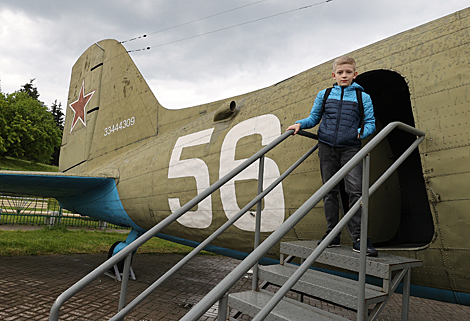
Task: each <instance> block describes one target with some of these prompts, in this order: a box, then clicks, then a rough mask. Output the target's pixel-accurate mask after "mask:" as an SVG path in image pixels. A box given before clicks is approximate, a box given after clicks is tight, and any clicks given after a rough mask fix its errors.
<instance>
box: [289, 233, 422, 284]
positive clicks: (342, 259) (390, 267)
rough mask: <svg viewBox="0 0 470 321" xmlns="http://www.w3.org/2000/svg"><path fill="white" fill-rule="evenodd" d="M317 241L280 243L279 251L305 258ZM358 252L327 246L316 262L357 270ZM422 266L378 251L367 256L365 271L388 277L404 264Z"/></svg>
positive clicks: (413, 261) (384, 277) (417, 262)
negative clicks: (374, 255)
mask: <svg viewBox="0 0 470 321" xmlns="http://www.w3.org/2000/svg"><path fill="white" fill-rule="evenodd" d="M317 242H318V241H292V242H282V243H281V253H283V254H287V255H293V256H296V257H300V258H306V257H308V256H309V255H310V253H312V252H313V250H314V249H315V248H316V247H317ZM359 256H360V254H359V253H356V252H354V251H353V250H352V249H351V248H350V247H346V246H340V247H335V248H328V249H326V250H325V252H323V253H322V254H321V255H320V257H319V258H318V260H317V261H316V262H318V263H323V264H327V265H330V266H335V267H339V268H342V269H345V270H349V271H355V272H358V271H359ZM407 265H408V266H410V267H417V266H422V265H423V262H422V261H420V260H416V259H410V258H406V257H401V256H396V255H391V254H388V253H382V252H380V253H379V256H378V257H367V261H366V267H367V268H366V273H367V275H372V276H376V277H379V278H382V279H388V278H389V272H390V271H394V270H398V269H402V268H404V267H405V266H407Z"/></svg>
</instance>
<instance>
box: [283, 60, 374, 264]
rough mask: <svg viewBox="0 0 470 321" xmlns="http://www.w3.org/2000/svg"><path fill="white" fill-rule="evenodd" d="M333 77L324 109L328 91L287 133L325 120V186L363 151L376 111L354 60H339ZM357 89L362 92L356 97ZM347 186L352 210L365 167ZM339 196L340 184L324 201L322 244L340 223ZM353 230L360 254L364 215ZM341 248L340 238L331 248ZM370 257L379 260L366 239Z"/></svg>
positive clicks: (321, 132) (321, 144)
mask: <svg viewBox="0 0 470 321" xmlns="http://www.w3.org/2000/svg"><path fill="white" fill-rule="evenodd" d="M332 75H333V78H334V79H335V80H336V84H335V85H334V87H333V88H332V89H331V92H330V93H329V95H328V96H327V99H326V102H325V105H324V107H323V99H324V96H325V93H326V92H327V90H326V89H325V90H322V91H320V92H319V93H318V95H317V97H316V99H315V102H314V104H313V107H312V110H311V112H310V116H308V117H307V118H305V119H301V120H298V121H296V122H295V124H294V125H291V126H289V127H288V128H287V130H290V129H293V130H294V133H293V135H295V134H297V132H298V131H299V130H300V129H307V128H312V127H315V126H316V125H317V124H318V123H319V122H320V120H322V122H321V124H320V127H319V129H318V156H319V158H320V171H321V176H322V181H323V183H325V182H326V181H328V180H329V179H330V178H331V177H332V176H333V175H334V174H336V172H337V171H338V170H339V169H340V168H341V166H343V165H344V164H346V163H347V162H348V161H349V160H350V159H351V158H352V157H353V156H354V155H356V153H357V152H358V151H359V150H360V148H361V139H364V138H366V137H368V136H370V135H371V134H372V133H373V132H374V131H375V118H374V109H373V106H372V101H371V99H370V96H369V95H368V94H366V93H365V92H364V89H363V88H362V87H361V86H360V85H358V84H356V83H355V82H354V79H356V77H357V71H356V62H355V60H354V59H353V58H351V57H348V56H343V57H339V58H338V59H336V60H335V62H334V63H333V73H332ZM356 89H359V90H360V91H359V92H357V93H356ZM359 94H360V95H361V97H362V103H363V116H362V115H361V110H360V106H359V102H358V99H357V95H359ZM362 124H363V125H362ZM344 183H345V189H346V193H347V194H348V197H349V206H350V207H351V206H352V205H353V204H354V203H356V201H357V200H358V199H359V198H360V197H361V195H362V163H359V164H357V165H356V166H355V167H354V169H352V170H351V171H350V172H349V173H348V174H347V175H346V177H345V178H344ZM338 193H339V184H338V185H337V186H336V187H334V188H333V189H332V190H331V191H330V192H329V193H327V194H326V195H325V197H324V198H323V203H324V209H325V217H326V221H327V230H326V234H325V235H324V236H323V238H322V240H323V239H325V237H326V236H327V235H328V233H329V232H330V231H331V230H332V229H333V228H334V227H335V226H336V224H337V223H338V217H339V199H338ZM350 226H351V228H352V237H353V250H354V251H356V252H360V235H361V211H357V213H356V214H355V215H354V217H353V218H352V219H351V221H350ZM320 242H321V241H320ZM320 242H318V243H319V244H320ZM339 245H340V234H338V235H337V236H336V237H335V238H334V239H333V241H332V242H331V243H330V244H329V245H328V247H332V246H339ZM367 255H368V256H377V251H376V250H375V248H374V247H373V246H372V243H371V242H370V240H369V239H367Z"/></svg>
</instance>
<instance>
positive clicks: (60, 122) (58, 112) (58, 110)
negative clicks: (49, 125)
mask: <svg viewBox="0 0 470 321" xmlns="http://www.w3.org/2000/svg"><path fill="white" fill-rule="evenodd" d="M51 113H52V116H53V117H54V121H55V123H56V125H57V127H59V128H60V130H62V131H63V130H64V116H65V115H64V113H63V112H62V103H59V104H58V105H57V99H56V100H55V101H54V103H53V104H52V106H51Z"/></svg>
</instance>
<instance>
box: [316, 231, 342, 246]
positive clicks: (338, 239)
mask: <svg viewBox="0 0 470 321" xmlns="http://www.w3.org/2000/svg"><path fill="white" fill-rule="evenodd" d="M327 236H328V233H326V234H325V235H323V237H322V238H321V240H320V241H318V245H320V243H321V242H322V241H323V240H324V239H325V237H327ZM338 246H341V245H340V236H339V235H336V237H335V238H334V239H333V241H331V242H330V244H328V247H338Z"/></svg>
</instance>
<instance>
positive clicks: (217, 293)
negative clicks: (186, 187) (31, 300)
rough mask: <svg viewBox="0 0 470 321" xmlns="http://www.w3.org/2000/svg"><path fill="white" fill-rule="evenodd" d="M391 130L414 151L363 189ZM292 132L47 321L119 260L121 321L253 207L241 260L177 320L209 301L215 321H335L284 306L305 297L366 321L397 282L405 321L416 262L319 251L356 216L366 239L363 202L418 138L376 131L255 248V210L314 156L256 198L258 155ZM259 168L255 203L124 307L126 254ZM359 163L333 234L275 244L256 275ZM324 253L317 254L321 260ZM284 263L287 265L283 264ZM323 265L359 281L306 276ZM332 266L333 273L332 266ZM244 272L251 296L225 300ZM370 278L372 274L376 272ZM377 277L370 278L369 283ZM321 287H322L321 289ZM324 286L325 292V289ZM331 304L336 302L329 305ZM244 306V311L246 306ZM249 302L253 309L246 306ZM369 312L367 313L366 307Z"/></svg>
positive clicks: (297, 305) (122, 255) (296, 305)
mask: <svg viewBox="0 0 470 321" xmlns="http://www.w3.org/2000/svg"><path fill="white" fill-rule="evenodd" d="M395 128H398V129H400V130H403V131H406V132H408V133H410V134H412V135H415V136H417V139H416V140H415V141H414V143H413V144H412V145H411V146H410V147H409V148H408V149H407V150H406V151H405V152H404V153H403V154H402V155H401V156H400V157H399V158H398V159H397V160H396V161H395V162H394V163H393V164H392V165H391V166H390V168H389V169H388V170H387V171H385V173H384V174H383V175H382V176H381V177H380V178H379V179H378V180H377V181H376V182H375V183H374V184H373V185H372V186H371V187H370V188H369V167H370V156H369V153H370V151H371V150H372V149H373V148H374V147H375V146H377V145H378V144H379V143H380V142H381V141H382V140H383V139H385V137H386V136H387V135H388V134H389V133H390V132H391V131H392V130H394V129H395ZM292 133H293V130H290V131H288V132H285V133H284V134H282V135H281V136H279V137H278V138H276V139H274V140H273V141H272V142H271V143H270V144H268V145H267V146H266V147H264V148H263V149H261V150H260V151H258V152H257V153H256V154H254V155H253V156H252V157H250V158H249V159H247V160H246V161H245V162H243V163H242V164H240V165H239V166H238V167H236V168H235V169H234V170H232V171H231V172H230V173H228V174H227V175H225V176H224V177H222V178H221V179H220V180H219V181H217V182H216V183H214V184H213V185H212V186H210V187H209V188H208V189H206V190H204V191H203V192H202V193H200V194H199V195H198V196H196V197H195V198H194V199H192V200H191V201H189V202H188V203H186V204H185V205H184V206H182V207H181V208H180V209H179V210H177V211H175V212H174V213H173V214H171V215H169V216H168V217H166V218H165V219H164V220H162V221H161V222H160V223H158V224H157V225H156V226H154V227H153V228H151V229H150V230H149V231H147V232H146V233H145V234H143V235H142V236H140V237H139V238H137V239H136V240H135V241H133V242H132V243H131V244H129V245H128V246H126V247H125V248H124V249H123V250H121V251H120V252H119V253H117V254H116V255H114V256H113V257H111V258H110V259H108V260H107V261H106V262H104V263H103V264H101V265H100V266H99V267H97V268H96V269H95V270H93V271H92V272H90V273H89V274H88V275H86V276H85V277H84V278H83V279H81V280H80V281H78V282H77V283H75V284H74V285H73V286H71V287H70V288H69V289H68V290H66V291H65V292H64V293H62V294H61V295H60V296H59V297H58V298H57V299H56V301H55V302H54V305H53V306H52V308H51V313H50V315H49V320H50V321H55V320H59V312H60V308H61V306H62V305H63V304H64V303H65V302H66V301H67V300H68V299H70V298H71V297H72V296H74V295H75V294H76V293H77V292H79V291H80V290H81V289H83V288H84V287H85V286H87V285H88V284H90V283H91V282H92V281H93V280H94V279H96V278H97V277H99V276H100V275H102V274H103V273H104V272H106V271H107V270H108V269H110V268H111V267H113V266H114V265H115V264H116V263H117V262H120V261H122V260H124V259H125V263H124V271H123V278H122V283H121V296H120V298H119V308H118V313H116V315H114V316H113V317H112V318H111V319H110V320H123V318H124V316H125V315H127V314H128V313H129V312H130V311H131V310H132V309H134V308H135V307H136V306H137V305H138V304H139V303H140V302H142V301H143V300H144V299H145V298H146V297H147V296H148V295H149V294H150V293H152V292H153V291H154V290H155V289H156V288H157V287H158V286H159V285H160V284H161V283H162V282H164V281H165V280H167V279H168V278H169V277H170V276H171V275H173V274H174V273H176V272H177V271H178V270H179V269H180V268H181V267H182V266H184V265H185V264H186V263H187V262H188V261H189V260H191V259H192V258H193V257H194V256H196V255H197V254H198V253H199V252H200V251H201V250H203V249H204V248H205V247H206V246H207V245H209V244H210V243H211V242H212V241H213V240H214V239H215V238H216V237H218V236H219V235H220V234H222V233H223V232H224V231H225V230H226V229H228V228H229V227H230V226H231V225H233V223H235V222H236V221H237V220H238V219H239V218H240V217H241V216H242V215H244V214H245V213H246V212H248V211H249V210H250V209H251V208H253V206H255V205H257V214H256V232H255V244H254V250H253V251H252V252H251V253H250V255H248V256H247V257H246V259H244V260H243V261H242V262H241V263H240V264H239V265H238V266H237V267H236V268H235V269H234V270H233V271H232V272H231V273H230V274H229V275H228V276H227V277H226V278H225V279H224V280H222V281H221V282H220V283H219V284H218V285H217V286H216V287H214V289H212V290H211V291H210V292H209V293H208V294H207V295H206V296H205V297H204V298H203V299H202V300H201V301H200V302H199V303H198V304H196V305H195V306H194V307H193V308H192V309H191V310H190V311H189V312H188V313H187V314H186V315H185V316H184V317H183V318H182V319H181V320H183V321H189V320H198V319H199V318H200V317H201V316H202V315H203V314H204V313H205V312H206V311H207V310H209V309H210V308H211V307H212V306H213V305H214V304H215V303H216V302H217V301H219V309H218V320H219V321H222V320H227V319H228V318H229V317H228V316H229V313H228V312H229V307H230V308H232V309H236V310H239V311H243V312H244V313H246V314H248V315H251V316H253V320H254V321H257V320H265V319H266V320H341V318H339V317H338V316H335V315H332V314H330V313H327V312H325V311H317V310H318V309H314V308H313V307H310V306H308V305H305V304H303V303H301V302H298V301H295V300H291V299H288V298H285V296H286V294H287V293H288V292H289V291H290V290H291V289H293V291H298V292H301V294H302V295H309V296H312V297H317V298H321V299H325V300H328V301H331V302H337V303H338V304H339V305H341V306H344V307H347V308H350V309H356V310H357V319H358V320H368V319H374V318H376V316H377V315H378V314H379V313H380V311H381V310H382V309H383V306H384V303H385V302H386V301H387V300H388V298H389V297H390V295H391V294H392V293H393V291H394V290H395V289H396V286H397V285H398V283H399V282H400V281H401V280H403V283H404V285H405V286H404V296H403V297H404V301H403V303H404V304H403V317H404V318H403V319H404V320H406V318H407V313H408V305H407V304H408V298H409V282H410V268H411V267H414V266H419V265H420V264H421V263H420V262H419V261H417V260H409V259H404V258H399V257H392V256H389V255H386V254H383V253H381V254H380V255H379V257H378V258H368V259H367V260H366V242H361V253H360V254H358V253H353V252H352V250H351V249H350V248H343V247H340V248H337V249H334V250H332V249H326V246H327V244H329V243H330V242H331V241H332V240H333V238H334V237H335V236H336V235H337V234H338V233H339V232H340V231H341V230H342V229H343V228H344V227H345V226H346V225H347V223H348V222H349V220H350V219H351V218H352V216H353V215H354V214H355V213H356V212H357V210H359V208H361V209H362V222H361V223H362V228H361V239H366V238H367V217H368V216H367V215H368V203H369V196H370V195H372V194H373V193H374V192H375V191H376V190H377V189H378V187H379V186H380V185H381V184H382V183H383V182H384V181H385V180H386V179H387V178H388V177H389V176H390V175H391V174H392V173H393V172H394V171H395V170H396V169H397V168H398V166H399V165H400V164H401V163H403V161H404V160H405V159H406V158H407V157H408V156H409V155H410V154H411V153H412V152H413V150H414V149H416V148H417V146H418V145H419V144H420V143H421V141H422V140H423V139H424V135H425V133H424V132H422V131H419V130H417V129H415V128H413V127H411V126H408V125H405V124H403V123H399V122H394V123H390V124H388V125H387V126H386V127H385V128H384V129H383V130H382V131H380V132H379V133H378V134H377V135H376V136H375V137H374V138H373V139H372V140H371V141H370V142H369V143H368V144H367V145H366V146H364V147H363V148H362V149H361V150H360V151H359V152H358V153H357V154H356V155H355V156H354V157H353V158H352V159H351V160H350V161H349V162H348V163H347V164H345V165H344V166H343V167H342V168H341V169H340V170H339V171H338V173H337V174H336V175H334V176H333V177H332V178H331V179H330V180H329V181H328V182H326V183H325V184H324V185H323V186H322V187H321V188H320V189H319V190H318V191H317V192H316V193H315V194H313V195H312V196H311V197H310V198H309V199H308V200H307V201H306V202H305V203H304V204H303V205H302V206H300V207H299V208H298V209H297V210H296V211H295V212H294V213H293V214H291V215H290V216H289V217H288V218H287V219H286V220H285V222H284V223H283V224H282V225H281V226H280V227H279V228H278V229H276V230H275V231H274V232H273V233H271V235H270V236H269V237H268V238H266V239H265V240H264V241H263V242H262V243H261V244H260V224H261V221H260V220H261V202H262V199H263V198H264V197H265V196H266V195H267V194H268V193H269V192H270V191H272V190H273V189H274V188H275V187H276V186H277V185H278V184H279V183H280V182H282V180H283V179H284V178H286V177H287V176H288V175H289V174H290V173H291V172H292V171H294V170H295V168H297V167H298V166H299V165H300V164H301V163H302V162H303V161H304V160H305V159H306V158H307V157H309V156H310V155H311V154H312V153H313V152H314V151H315V150H316V148H317V146H314V147H313V148H311V149H310V150H309V151H308V152H307V153H306V154H305V155H303V156H302V157H301V158H300V159H299V160H298V161H297V162H295V163H294V164H293V165H292V166H291V167H290V168H289V169H288V170H286V171H285V172H284V173H283V174H282V175H281V176H280V177H279V178H278V179H277V180H276V181H274V182H273V183H272V184H271V185H270V186H268V187H266V188H265V189H264V190H263V186H262V182H263V170H264V155H265V154H266V153H268V152H269V151H270V150H272V149H273V148H274V147H276V146H277V145H278V144H280V143H281V142H282V141H284V140H285V139H287V138H288V137H290V136H291V135H292ZM299 134H300V135H302V136H307V137H310V138H316V137H315V135H312V134H310V133H307V132H303V131H300V132H299ZM258 160H259V177H258V183H259V185H258V195H257V196H256V197H255V198H254V199H253V200H252V201H251V202H249V203H248V204H247V205H246V206H245V207H244V208H243V209H241V210H240V211H239V212H238V213H237V214H236V215H234V216H233V217H231V218H230V219H229V220H228V221H227V222H226V223H224V224H223V225H222V226H221V227H220V228H218V229H217V230H216V231H215V232H214V233H213V234H212V235H211V236H209V237H208V238H207V239H206V240H204V241H203V242H201V243H200V244H199V245H198V246H197V247H196V248H195V249H194V250H193V251H192V252H191V253H189V254H188V255H187V256H186V257H185V258H183V259H182V260H181V261H180V262H178V263H177V264H176V265H175V266H173V267H172V268H171V269H170V270H168V271H167V272H166V273H165V274H164V275H163V276H161V277H160V278H159V279H157V280H156V281H155V282H154V283H153V284H152V285H150V286H149V287H148V288H147V289H146V290H145V291H144V292H142V293H141V294H140V295H138V296H137V297H136V298H134V299H133V300H132V301H131V302H127V300H126V295H127V285H128V279H129V270H130V262H131V255H132V253H133V252H134V251H135V250H137V248H138V247H139V246H140V245H142V244H143V243H145V242H147V241H148V240H149V239H151V238H152V237H154V236H155V235H156V234H158V233H160V232H161V231H162V230H163V229H165V228H166V227H167V226H168V225H170V224H171V223H172V222H174V221H175V220H176V219H178V218H179V217H181V216H182V215H184V214H185V213H186V212H187V211H189V210H190V209H191V208H193V207H194V206H196V205H197V204H198V203H199V202H201V201H202V200H204V199H205V198H206V197H208V196H209V195H211V194H212V193H213V192H215V191H216V190H218V189H219V188H220V187H221V186H222V185H224V184H225V183H227V182H228V181H230V180H231V179H232V178H233V177H235V176H236V175H237V174H239V173H240V172H241V171H243V170H245V169H246V168H247V167H248V166H250V165H251V164H253V163H254V162H256V161H258ZM360 162H362V163H363V169H364V170H363V191H362V198H361V199H359V201H358V202H356V204H354V205H353V206H352V207H351V209H350V210H349V211H348V212H347V213H346V214H345V215H344V217H343V218H342V219H341V221H340V222H339V223H338V224H337V226H336V227H335V228H334V229H333V230H332V231H331V232H330V233H329V234H328V236H327V237H326V238H325V239H324V241H323V242H322V243H321V245H319V246H315V245H314V244H316V242H314V243H312V242H300V243H298V242H289V243H282V246H281V253H282V258H281V265H279V266H272V267H263V268H258V261H259V260H260V259H261V258H262V257H263V256H265V255H266V253H268V251H269V250H270V249H271V248H272V247H273V246H274V245H275V244H278V243H279V242H280V240H281V239H282V238H283V237H284V235H286V234H287V233H288V232H289V231H290V230H291V229H292V228H293V227H294V226H295V225H296V224H297V223H298V222H299V221H300V220H301V219H302V218H303V217H304V216H305V215H306V214H307V213H308V212H309V211H310V210H311V209H312V208H313V207H315V206H316V205H317V204H318V203H319V202H320V201H321V200H322V198H323V196H324V195H325V194H326V193H327V192H328V191H329V190H331V189H332V188H333V187H334V186H336V185H337V184H338V183H339V182H340V181H341V180H342V179H343V178H344V176H345V175H346V174H347V173H348V172H349V171H350V170H351V169H352V168H353V167H354V166H356V165H357V164H359V163H360ZM325 249H326V251H325V252H323V251H324V250H325ZM285 255H287V256H288V257H289V259H286V260H285V259H284V256H285ZM290 257H299V258H300V259H301V263H302V264H301V265H300V266H294V265H293V264H291V263H288V262H289V261H290ZM316 261H317V262H322V263H325V262H326V261H328V264H330V265H332V266H336V267H340V268H343V269H344V268H346V269H349V270H350V271H356V272H359V280H358V281H357V282H356V281H345V280H340V279H338V278H337V277H335V276H325V274H319V273H320V272H318V271H314V270H312V269H310V267H311V266H312V264H313V263H314V262H316ZM337 264H339V265H337ZM250 269H253V291H250V292H245V293H240V294H233V295H230V296H229V295H227V293H228V292H229V290H230V288H231V287H232V286H233V285H234V284H235V283H236V282H237V281H238V280H239V279H240V278H241V277H243V275H244V274H245V273H246V272H247V271H248V270H250ZM376 271H380V273H379V272H376ZM366 273H367V274H368V275H372V276H375V277H379V278H382V279H383V286H382V288H381V289H380V288H378V287H375V286H371V285H366ZM377 274H378V275H377ZM259 277H262V278H263V279H265V281H266V282H267V283H272V284H276V285H279V286H280V288H279V289H278V291H277V292H276V293H269V292H267V291H265V290H263V289H261V290H260V289H258V278H259ZM326 280H329V281H326ZM327 283H328V285H327ZM336 298H338V300H337V299H336ZM249 302H251V303H249ZM254 302H255V303H254ZM372 304H374V305H375V306H374V307H373V309H372V310H371V311H368V306H370V305H372Z"/></svg>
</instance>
